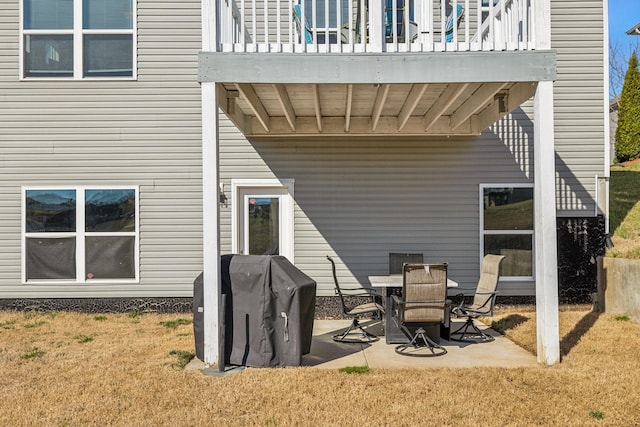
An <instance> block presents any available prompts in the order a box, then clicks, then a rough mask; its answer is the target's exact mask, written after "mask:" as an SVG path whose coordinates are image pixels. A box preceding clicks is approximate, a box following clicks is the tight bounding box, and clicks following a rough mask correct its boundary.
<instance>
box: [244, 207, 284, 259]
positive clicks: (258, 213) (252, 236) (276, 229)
mask: <svg viewBox="0 0 640 427" xmlns="http://www.w3.org/2000/svg"><path fill="white" fill-rule="evenodd" d="M246 211H247V215H248V217H249V218H248V219H249V230H248V233H249V236H248V238H249V255H278V254H279V250H280V248H279V246H280V219H279V218H278V216H279V212H280V199H279V198H277V197H249V198H247V206H246Z"/></svg>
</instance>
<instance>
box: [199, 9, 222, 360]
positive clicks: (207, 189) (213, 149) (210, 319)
mask: <svg viewBox="0 0 640 427" xmlns="http://www.w3.org/2000/svg"><path fill="white" fill-rule="evenodd" d="M219 12H220V11H219V8H218V0H202V50H203V51H204V52H215V51H217V48H218V41H219V36H220V31H219V27H218V25H217V24H218V16H219ZM216 86H217V85H216V83H215V82H208V83H201V85H200V88H201V89H200V90H201V97H202V242H203V243H202V246H203V247H202V270H203V276H204V277H203V278H204V286H203V297H204V298H203V299H204V304H203V305H204V313H203V315H204V316H203V317H204V362H205V364H207V365H209V366H211V365H217V364H218V360H219V358H220V357H219V356H220V355H219V351H218V348H219V347H218V345H219V327H220V322H219V307H220V282H221V281H220V206H219V205H218V200H219V198H218V188H219V187H218V182H219V174H218V170H219V168H218V153H219V148H218V147H219V130H218V93H217V89H216Z"/></svg>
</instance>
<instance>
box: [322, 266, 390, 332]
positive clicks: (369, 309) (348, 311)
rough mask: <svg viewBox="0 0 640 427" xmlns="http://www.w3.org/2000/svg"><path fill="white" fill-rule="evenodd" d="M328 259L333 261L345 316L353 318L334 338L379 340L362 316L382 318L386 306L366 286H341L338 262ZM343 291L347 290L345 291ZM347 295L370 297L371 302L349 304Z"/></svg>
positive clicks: (334, 273)
mask: <svg viewBox="0 0 640 427" xmlns="http://www.w3.org/2000/svg"><path fill="white" fill-rule="evenodd" d="M327 259H328V260H329V262H330V263H331V270H332V272H333V281H334V282H335V284H336V293H337V294H338V296H339V297H340V302H341V304H342V312H343V313H344V315H345V316H347V317H349V318H352V319H353V321H352V322H351V325H349V327H348V328H347V329H345V330H344V331H342V332H340V333H338V334H336V335H334V336H333V340H334V341H337V342H347V343H369V342H374V341H378V340H379V339H380V338H379V337H377V336H376V335H374V334H372V333H371V332H368V331H366V330H365V329H364V328H363V327H362V325H361V324H360V320H359V319H360V318H362V317H364V316H366V315H369V316H376V317H377V318H378V319H381V318H382V314H381V313H384V307H382V305H380V304H378V303H377V302H376V301H375V295H374V294H372V293H371V292H368V291H367V290H366V289H365V288H351V289H347V288H341V287H340V284H339V283H338V276H337V274H336V263H335V262H334V261H333V259H331V257H330V256H328V255H327ZM343 291H347V293H344V292H343ZM353 292H356V293H353ZM346 297H358V298H363V297H364V298H367V299H370V302H367V303H364V304H358V305H355V306H349V305H348V304H347V302H346V301H345V298H346Z"/></svg>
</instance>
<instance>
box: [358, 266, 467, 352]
mask: <svg viewBox="0 0 640 427" xmlns="http://www.w3.org/2000/svg"><path fill="white" fill-rule="evenodd" d="M369 282H370V283H371V287H372V288H374V289H380V290H383V292H382V293H383V295H384V297H385V305H384V306H385V315H384V335H385V341H386V343H387V344H404V343H406V342H407V341H408V339H407V337H406V336H405V334H404V333H403V332H402V330H400V328H399V327H398V325H397V324H396V323H395V322H394V321H393V308H394V307H393V297H392V295H398V296H401V295H402V274H388V275H384V276H369ZM457 287H458V282H456V281H455V280H451V279H449V278H447V289H451V288H457ZM438 332H439V333H438ZM449 332H450V324H449V307H448V306H447V310H446V312H445V321H444V324H442V325H440V331H437V330H428V331H427V334H428V335H429V338H431V339H433V340H434V341H436V342H440V338H441V337H442V338H444V339H447V340H448V339H449Z"/></svg>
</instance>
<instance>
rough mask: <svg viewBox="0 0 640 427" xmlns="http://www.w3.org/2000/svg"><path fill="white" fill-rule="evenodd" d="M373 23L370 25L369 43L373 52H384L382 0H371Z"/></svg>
mask: <svg viewBox="0 0 640 427" xmlns="http://www.w3.org/2000/svg"><path fill="white" fill-rule="evenodd" d="M369 7H370V9H371V10H370V11H369V13H370V14H371V24H370V25H369V44H370V45H371V50H372V51H373V52H383V51H384V46H385V28H384V20H385V19H384V15H385V11H384V5H383V2H382V0H370V1H369Z"/></svg>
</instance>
